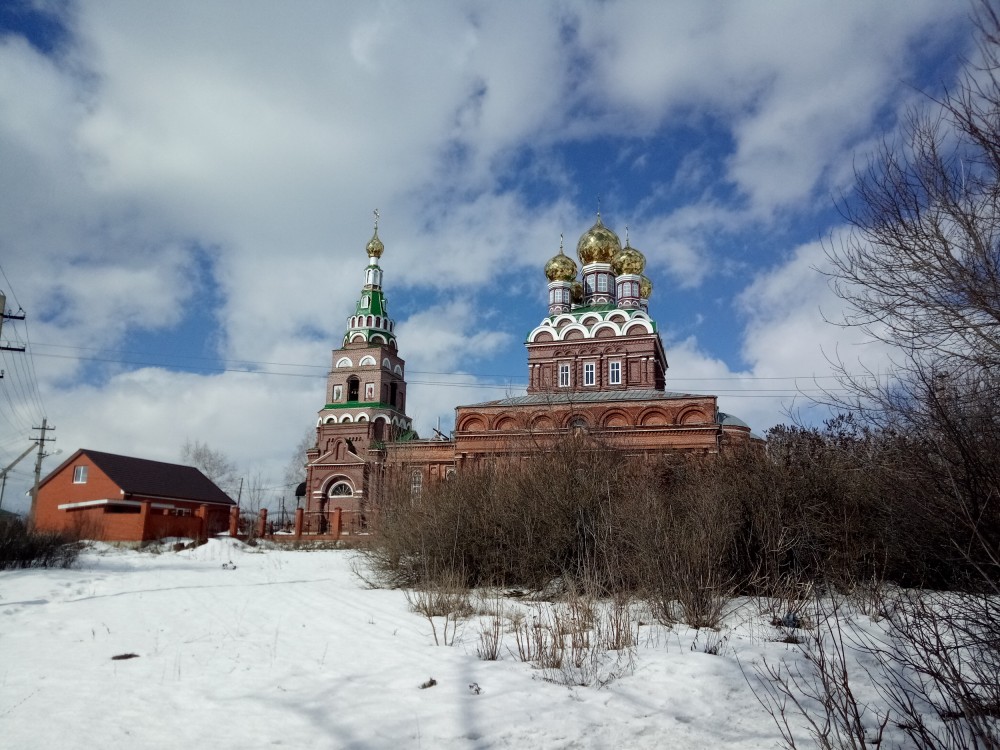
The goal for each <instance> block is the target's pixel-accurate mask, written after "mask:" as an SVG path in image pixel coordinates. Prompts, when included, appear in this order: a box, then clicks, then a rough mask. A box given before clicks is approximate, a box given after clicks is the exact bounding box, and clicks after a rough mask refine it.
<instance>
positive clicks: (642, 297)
mask: <svg viewBox="0 0 1000 750" xmlns="http://www.w3.org/2000/svg"><path fill="white" fill-rule="evenodd" d="M652 293H653V282H652V281H650V280H649V278H648V277H646V276H640V277H639V305H640V307H642V309H643V310H648V309H649V297H650V295H652Z"/></svg>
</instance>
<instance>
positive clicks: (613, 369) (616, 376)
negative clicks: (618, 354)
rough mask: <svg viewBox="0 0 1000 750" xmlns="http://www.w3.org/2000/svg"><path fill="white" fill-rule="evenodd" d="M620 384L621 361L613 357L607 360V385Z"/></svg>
mask: <svg viewBox="0 0 1000 750" xmlns="http://www.w3.org/2000/svg"><path fill="white" fill-rule="evenodd" d="M621 384H622V363H621V361H620V360H617V359H614V360H612V361H610V362H608V385H621Z"/></svg>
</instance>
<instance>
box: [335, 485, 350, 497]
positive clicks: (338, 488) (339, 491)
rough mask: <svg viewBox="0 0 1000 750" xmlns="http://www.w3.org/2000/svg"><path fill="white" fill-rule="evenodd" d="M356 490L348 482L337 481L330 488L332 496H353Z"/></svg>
mask: <svg viewBox="0 0 1000 750" xmlns="http://www.w3.org/2000/svg"><path fill="white" fill-rule="evenodd" d="M353 495H354V490H353V489H351V485H349V484H348V483H347V482H337V483H336V484H335V485H333V487H331V488H330V497H352V496H353Z"/></svg>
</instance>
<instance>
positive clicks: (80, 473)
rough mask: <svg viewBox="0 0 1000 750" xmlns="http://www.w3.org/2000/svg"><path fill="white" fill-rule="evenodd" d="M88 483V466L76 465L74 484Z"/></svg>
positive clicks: (74, 468)
mask: <svg viewBox="0 0 1000 750" xmlns="http://www.w3.org/2000/svg"><path fill="white" fill-rule="evenodd" d="M86 483H87V467H86V466H74V467H73V484H86Z"/></svg>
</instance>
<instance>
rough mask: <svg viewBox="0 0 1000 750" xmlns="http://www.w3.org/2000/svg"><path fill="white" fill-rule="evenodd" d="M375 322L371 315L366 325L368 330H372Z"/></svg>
mask: <svg viewBox="0 0 1000 750" xmlns="http://www.w3.org/2000/svg"><path fill="white" fill-rule="evenodd" d="M373 322H374V320H373V318H372V316H371V315H369V316H368V318H367V320H366V321H365V325H366V326H367V327H368V328H371V327H372V323H373Z"/></svg>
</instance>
